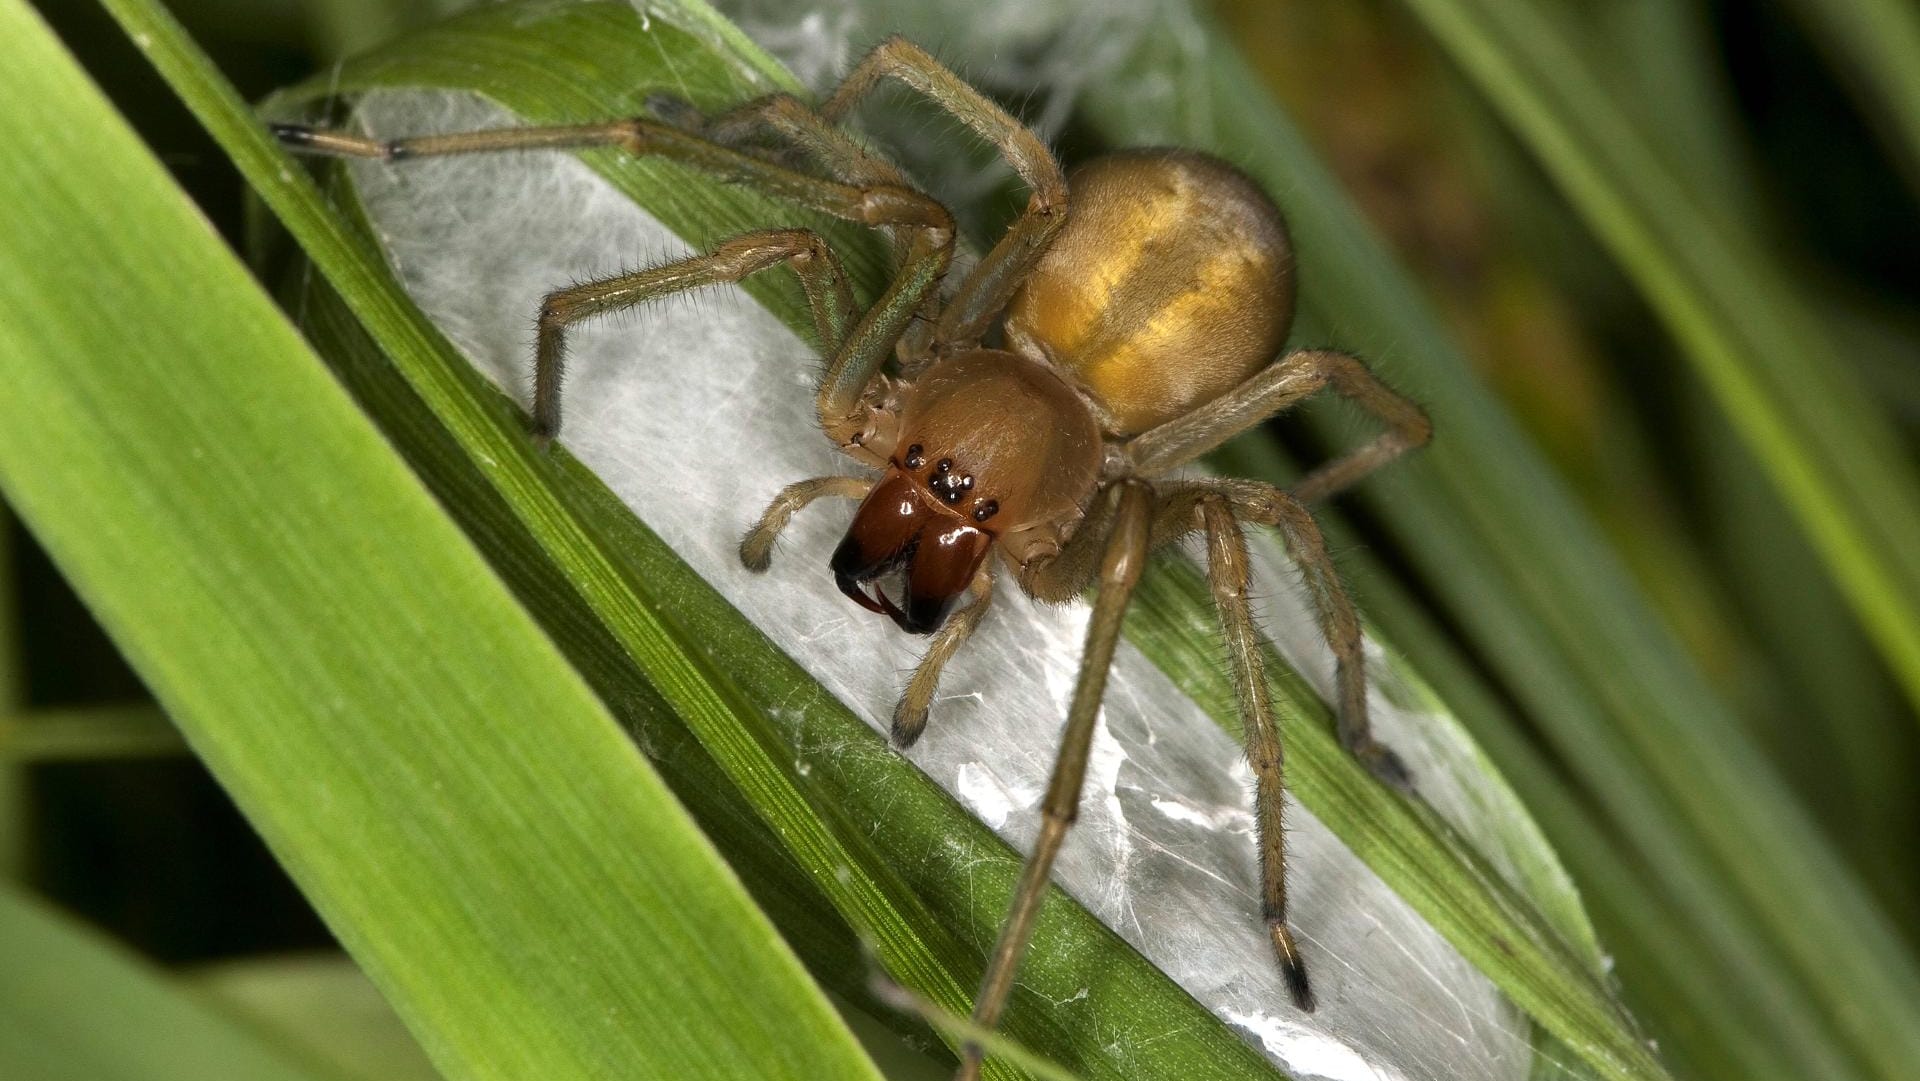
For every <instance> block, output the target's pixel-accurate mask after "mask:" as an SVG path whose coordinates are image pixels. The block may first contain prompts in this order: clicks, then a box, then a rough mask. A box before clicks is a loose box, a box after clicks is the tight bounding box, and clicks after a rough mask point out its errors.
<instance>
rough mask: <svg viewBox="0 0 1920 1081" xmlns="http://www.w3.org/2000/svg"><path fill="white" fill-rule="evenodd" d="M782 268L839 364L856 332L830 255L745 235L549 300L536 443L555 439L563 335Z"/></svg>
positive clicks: (786, 235) (802, 242)
mask: <svg viewBox="0 0 1920 1081" xmlns="http://www.w3.org/2000/svg"><path fill="white" fill-rule="evenodd" d="M781 264H786V265H788V266H791V267H793V269H794V271H795V272H796V273H797V274H799V276H800V282H801V286H802V287H803V288H804V289H805V291H806V294H807V300H808V302H809V305H810V306H811V307H812V309H813V317H814V326H815V330H816V331H817V332H818V333H819V335H820V339H821V342H822V343H823V348H825V349H827V350H829V351H830V352H831V353H833V354H835V356H836V362H839V363H842V364H844V363H845V355H844V350H843V349H842V348H841V346H842V344H843V343H844V342H845V341H846V339H847V335H848V333H849V331H850V329H851V328H852V326H853V325H854V322H853V319H854V311H853V297H852V295H851V294H850V293H849V292H848V290H847V283H846V278H845V275H844V274H842V273H841V270H840V261H839V260H838V259H837V258H835V257H834V254H833V250H832V249H831V248H829V247H827V244H826V241H824V240H822V239H821V238H820V236H819V235H818V234H816V233H813V232H811V231H809V230H806V229H780V230H772V231H769V232H763V233H748V234H746V235H744V236H738V237H734V238H733V239H732V240H729V241H727V242H725V243H723V244H721V245H720V246H719V247H717V248H715V249H714V250H713V251H711V252H709V253H707V254H706V255H696V256H694V257H692V258H690V259H683V260H681V261H679V262H677V263H668V264H666V265H665V266H658V267H652V268H649V269H647V270H642V271H638V272H636V273H633V274H622V275H620V276H618V277H614V278H607V279H605V280H603V281H597V282H587V283H585V284H582V285H576V286H572V287H570V288H567V289H562V290H559V291H557V292H554V293H550V294H548V295H547V297H546V299H545V300H544V301H543V302H542V303H541V305H540V318H539V322H538V328H539V329H538V337H537V339H536V344H535V346H534V366H533V430H534V436H535V438H536V439H538V440H539V441H540V442H541V444H542V445H545V444H546V443H548V442H550V441H551V440H552V439H553V438H554V436H556V435H558V434H559V432H560V380H561V375H562V372H563V369H564V368H565V366H566V332H567V328H568V327H570V326H572V325H573V324H575V323H579V322H581V321H583V320H586V319H592V318H594V317H595V316H600V315H606V314H609V313H611V312H617V311H621V310H623V309H626V308H631V307H634V306H636V305H639V304H644V303H646V302H647V301H649V300H654V299H657V298H659V297H662V296H666V295H667V294H669V293H676V292H680V291H682V290H686V289H697V288H699V287H701V286H705V285H715V284H719V283H721V282H737V281H739V280H740V279H742V278H745V277H747V276H748V275H750V274H756V273H758V272H760V271H762V270H766V269H769V268H771V267H775V266H779V265H781ZM836 377H838V378H841V379H844V380H847V381H853V380H856V379H857V380H858V381H859V382H860V383H861V385H862V386H864V385H865V382H866V381H867V379H870V378H871V373H870V372H867V373H862V372H853V373H845V372H838V371H835V369H834V367H833V366H832V365H829V368H828V375H827V378H828V379H834V378H836Z"/></svg>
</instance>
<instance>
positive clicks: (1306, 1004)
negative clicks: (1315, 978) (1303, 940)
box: [1267, 917, 1319, 1013]
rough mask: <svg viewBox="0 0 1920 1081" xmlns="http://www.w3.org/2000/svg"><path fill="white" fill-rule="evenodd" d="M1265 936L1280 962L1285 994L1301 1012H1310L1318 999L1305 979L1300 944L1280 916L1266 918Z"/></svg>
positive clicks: (1316, 1004) (1305, 967) (1305, 966)
mask: <svg viewBox="0 0 1920 1081" xmlns="http://www.w3.org/2000/svg"><path fill="white" fill-rule="evenodd" d="M1267 938H1268V940H1269V941H1271V942H1272V943H1273V954H1274V957H1276V958H1277V959H1278V960H1279V962H1280V976H1281V978H1282V979H1284V980H1286V982H1287V995H1288V997H1290V998H1292V999H1293V1004H1294V1006H1295V1007H1296V1008H1297V1009H1299V1010H1300V1012H1301V1013H1312V1012H1313V1011H1314V1007H1316V1006H1318V1005H1319V1001H1318V1000H1317V999H1315V998H1314V997H1313V985H1312V984H1311V983H1309V982H1308V981H1307V965H1306V962H1305V961H1302V960H1301V959H1300V944H1299V943H1297V942H1295V941H1294V940H1293V929H1292V928H1290V927H1288V926H1287V921H1286V919H1285V918H1284V917H1282V918H1272V917H1270V918H1268V920H1267Z"/></svg>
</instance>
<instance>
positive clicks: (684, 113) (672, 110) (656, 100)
mask: <svg viewBox="0 0 1920 1081" xmlns="http://www.w3.org/2000/svg"><path fill="white" fill-rule="evenodd" d="M646 110H647V112H648V113H649V114H651V115H652V116H653V118H654V119H655V120H658V121H660V122H661V123H663V124H671V125H673V126H674V127H676V128H679V129H681V130H682V131H699V130H700V129H701V128H704V127H706V125H707V118H706V117H705V116H704V115H702V113H701V112H700V110H699V109H696V108H694V106H693V103H692V102H690V101H688V100H687V99H685V98H682V97H678V96H675V95H673V94H669V93H667V92H666V91H664V90H656V91H654V92H653V93H651V94H648V95H647V101H646Z"/></svg>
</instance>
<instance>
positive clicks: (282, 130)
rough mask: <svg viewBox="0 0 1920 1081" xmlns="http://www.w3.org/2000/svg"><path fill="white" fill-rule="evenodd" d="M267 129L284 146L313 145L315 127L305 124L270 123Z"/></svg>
mask: <svg viewBox="0 0 1920 1081" xmlns="http://www.w3.org/2000/svg"><path fill="white" fill-rule="evenodd" d="M267 130H268V131H270V132H272V133H273V137H274V138H276V139H278V140H280V143H281V145H282V146H312V145H313V129H312V128H310V127H308V126H307V125H305V124H268V125H267Z"/></svg>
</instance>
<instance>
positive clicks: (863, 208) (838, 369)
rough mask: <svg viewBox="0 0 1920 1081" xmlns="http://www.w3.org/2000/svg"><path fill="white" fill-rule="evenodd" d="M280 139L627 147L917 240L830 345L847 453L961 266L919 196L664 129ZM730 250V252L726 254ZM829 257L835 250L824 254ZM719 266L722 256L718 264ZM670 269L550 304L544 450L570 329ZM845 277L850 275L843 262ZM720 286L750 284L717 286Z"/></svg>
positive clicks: (626, 123) (393, 150)
mask: <svg viewBox="0 0 1920 1081" xmlns="http://www.w3.org/2000/svg"><path fill="white" fill-rule="evenodd" d="M273 131H274V134H275V135H277V136H278V137H279V138H280V140H281V141H282V142H283V143H285V144H286V145H287V146H289V147H290V148H292V149H295V150H299V151H303V152H306V153H313V154H323V155H329V156H333V157H355V158H374V159H380V160H385V161H405V160H410V159H417V158H424V157H437V156H444V155H449V154H481V153H499V152H505V151H517V150H577V149H584V148H588V147H597V146H612V147H620V148H622V149H624V150H626V151H628V152H629V153H633V154H636V155H657V156H660V157H665V158H668V159H671V160H675V161H679V162H683V163H685V164H687V165H690V166H692V167H694V168H698V169H702V170H705V171H707V172H709V173H712V174H714V175H716V176H718V177H720V178H721V179H723V180H726V181H728V182H734V183H743V184H750V185H752V186H754V187H755V188H756V189H758V190H760V191H763V192H766V193H768V194H771V195H774V196H777V197H781V198H785V199H788V200H790V201H792V202H794V203H796V204H799V205H801V206H806V207H811V208H813V209H815V210H819V211H822V212H824V213H827V214H832V215H834V216H836V217H840V218H844V219H846V220H848V221H853V222H858V223H861V224H864V225H870V226H874V227H876V228H881V229H887V230H890V231H891V230H909V231H911V232H912V233H913V239H912V240H911V241H909V242H908V244H907V245H906V252H905V255H904V257H903V259H902V261H901V266H900V268H899V271H898V273H897V275H896V277H895V279H894V281H893V282H892V284H891V285H890V286H889V288H888V289H887V291H886V292H885V293H884V294H883V295H882V297H881V299H880V301H879V302H878V303H876V304H875V306H874V307H873V309H871V310H869V311H868V312H867V313H866V314H865V315H864V316H862V317H860V318H859V319H858V321H856V322H854V323H852V325H851V327H850V328H849V329H846V330H844V331H842V332H841V333H840V334H838V335H835V336H832V337H828V336H825V335H823V348H827V349H837V351H838V352H837V354H836V355H835V356H834V357H833V358H832V360H831V362H830V364H829V367H828V372H827V376H826V378H825V379H824V380H823V381H822V383H821V386H820V392H819V397H818V400H817V402H816V405H817V408H818V410H819V414H820V420H821V425H822V427H823V428H825V429H826V430H827V433H828V435H829V436H830V437H831V438H833V439H834V440H835V442H836V443H839V444H840V445H841V446H842V447H843V448H851V447H853V446H855V445H856V444H857V442H858V440H859V438H860V436H861V435H862V432H863V429H864V427H865V424H864V420H865V415H866V412H867V410H866V403H865V402H864V398H865V396H866V395H867V392H868V390H869V388H870V387H871V386H872V384H873V382H874V379H875V377H876V376H878V375H879V372H880V368H881V366H882V364H884V363H885V360H886V356H887V354H888V353H889V352H890V351H891V350H892V349H893V347H894V343H895V342H897V341H898V340H899V338H900V336H901V334H902V333H904V331H905V330H906V329H907V327H908V325H909V323H910V322H911V319H912V316H913V313H914V312H915V311H917V310H918V309H919V308H920V307H921V306H922V305H923V304H924V303H926V302H927V301H928V300H929V299H930V298H932V297H933V296H934V295H935V294H936V292H937V288H938V285H939V282H940V279H941V278H942V277H943V276H944V275H945V273H946V269H947V266H948V265H949V264H950V263H951V261H952V256H953V240H954V231H953V218H952V215H950V214H949V213H948V212H947V210H946V208H945V207H943V206H941V205H940V204H939V203H938V202H936V201H934V200H933V199H932V198H930V197H929V196H927V195H925V194H924V193H922V192H920V191H918V190H915V189H913V188H911V187H903V186H895V185H890V184H865V185H861V184H847V183H842V182H840V181H836V180H831V179H828V178H825V177H818V176H813V175H810V174H807V173H803V172H798V171H796V170H793V169H789V168H786V167H785V166H782V165H780V164H778V163H775V162H770V161H767V160H766V159H764V158H760V157H756V156H754V155H752V154H748V153H745V152H743V151H740V150H737V149H734V148H731V147H727V146H722V145H720V144H718V143H715V142H713V141H711V140H708V139H705V138H702V137H700V136H699V135H698V134H695V133H692V132H688V131H685V130H683V129H681V128H678V127H675V126H674V125H672V124H669V123H662V122H659V121H655V120H648V119H644V118H634V119H626V120H614V121H606V122H603V123H597V124H576V125H563V126H557V127H523V128H496V129H488V130H482V131H468V132H454V133H448V134H440V135H421V136H412V137H406V138H399V139H388V140H379V139H373V138H369V137H367V136H363V135H356V134H352V133H349V132H338V131H322V130H317V129H314V128H310V127H305V126H302V125H297V124H275V125H273ZM787 232H803V231H791V230H790V231H787ZM753 235H759V234H753ZM808 235H809V236H811V234H808ZM730 243H732V242H730ZM726 247H727V246H726V245H723V246H722V248H723V249H724V248H726ZM820 250H825V248H824V245H822V246H821V249H820ZM718 255H719V252H718V251H716V253H715V256H718ZM740 257H741V254H740V253H739V252H737V251H734V252H730V253H729V255H728V259H738V258H740ZM809 257H811V256H799V257H794V258H795V260H796V262H795V265H796V269H799V266H800V261H801V260H802V259H804V258H809ZM707 258H714V257H707ZM749 261H751V260H750V259H749ZM700 263H701V260H700V259H694V260H688V261H687V262H686V263H682V264H676V267H679V268H682V269H687V268H691V267H694V266H696V265H698V264H700ZM728 265H730V264H728V262H727V261H726V260H719V261H716V262H713V263H710V264H707V265H706V270H707V271H709V272H710V273H711V272H718V271H723V270H725V269H726V267H727V266H728ZM669 269H671V268H657V269H656V270H653V271H643V272H641V273H640V274H636V275H623V276H622V277H619V278H614V279H609V280H607V281H603V282H592V283H588V284H587V285H583V286H579V287H576V288H574V289H567V290H561V291H560V292H557V293H554V294H552V295H551V296H549V297H548V298H547V303H546V304H545V305H543V306H542V309H541V342H542V352H541V355H540V356H539V357H537V358H536V361H535V366H536V373H535V402H536V406H535V430H536V434H537V436H538V437H539V438H541V439H542V441H543V442H544V441H546V440H550V439H551V438H552V437H553V435H554V433H555V432H556V431H557V430H558V426H559V407H558V389H559V374H560V368H561V362H562V354H561V351H560V346H561V344H562V337H561V329H562V328H564V327H565V326H566V325H568V324H569V323H572V322H575V321H577V320H579V319H583V318H588V317H591V316H593V315H597V314H601V313H604V312H607V311H614V310H617V309H619V308H623V307H628V306H631V305H632V304H636V303H639V302H641V301H642V300H645V299H648V298H649V297H652V296H657V295H660V294H661V293H663V292H672V291H673V290H674V289H676V288H687V287H690V286H689V285H680V286H673V285H668V286H665V287H662V286H661V285H660V284H659V283H658V280H657V278H656V275H658V274H660V273H662V272H664V271H667V270H669ZM757 269H763V267H759V266H754V267H750V268H749V269H746V270H744V271H742V272H741V273H740V275H739V276H744V275H745V274H749V273H753V272H754V270H757ZM833 269H834V273H835V274H836V275H838V274H839V270H838V264H837V260H836V261H835V263H834V268H833ZM710 280H712V281H726V280H738V278H737V277H735V278H731V279H730V278H727V277H724V276H714V277H712V278H711V279H710ZM804 280H805V275H804V273H803V281H804ZM841 281H842V284H841V285H840V286H839V287H838V288H841V289H844V278H842V279H841ZM707 283H708V282H706V281H700V282H693V283H690V284H707ZM837 300H838V298H836V304H835V305H834V308H835V311H836V312H837V311H839V310H840V309H839V306H838V304H837ZM821 310H822V309H821V307H820V305H819V304H818V303H816V305H815V317H816V323H823V320H822V319H821V316H820V313H821ZM543 392H544V393H543ZM542 402H545V403H549V406H548V408H547V409H546V410H544V411H543V410H542V409H541V407H540V403H542Z"/></svg>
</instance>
